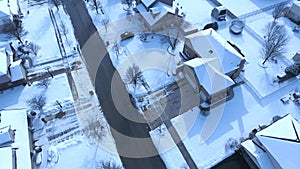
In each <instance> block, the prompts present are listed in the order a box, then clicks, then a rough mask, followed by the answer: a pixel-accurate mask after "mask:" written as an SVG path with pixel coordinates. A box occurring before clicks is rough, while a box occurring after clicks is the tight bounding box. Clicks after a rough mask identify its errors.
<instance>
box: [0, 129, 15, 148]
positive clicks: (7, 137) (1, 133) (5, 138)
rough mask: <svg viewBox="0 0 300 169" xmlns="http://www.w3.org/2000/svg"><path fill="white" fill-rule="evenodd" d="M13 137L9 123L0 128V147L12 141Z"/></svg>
mask: <svg viewBox="0 0 300 169" xmlns="http://www.w3.org/2000/svg"><path fill="white" fill-rule="evenodd" d="M14 139H15V135H14V131H13V130H12V129H11V126H10V125H9V126H5V127H3V128H0V147H3V146H5V145H6V144H10V143H12V142H14Z"/></svg>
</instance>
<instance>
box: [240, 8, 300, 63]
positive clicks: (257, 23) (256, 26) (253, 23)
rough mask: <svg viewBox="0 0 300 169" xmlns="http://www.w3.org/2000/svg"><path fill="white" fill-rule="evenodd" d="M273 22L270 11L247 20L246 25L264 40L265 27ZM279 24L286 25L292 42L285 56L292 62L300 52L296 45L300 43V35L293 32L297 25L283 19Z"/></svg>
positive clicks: (279, 20) (280, 19)
mask: <svg viewBox="0 0 300 169" xmlns="http://www.w3.org/2000/svg"><path fill="white" fill-rule="evenodd" d="M272 20H273V17H272V15H271V11H269V12H268V13H261V14H259V15H255V16H252V17H249V18H247V19H246V24H247V25H248V26H249V27H250V28H251V29H252V30H253V31H254V32H255V33H256V34H257V35H258V36H259V37H261V39H262V40H263V37H264V35H265V33H266V31H265V27H266V25H267V23H269V22H271V21H272ZM278 22H279V23H282V24H284V25H285V28H286V29H287V33H288V34H289V36H290V40H289V43H288V45H287V46H286V49H287V50H286V53H285V54H284V56H285V57H286V58H287V59H289V60H291V58H292V57H293V56H294V54H295V53H296V52H298V51H299V50H300V49H299V47H298V45H296V44H299V43H300V33H299V32H293V31H292V30H293V29H294V28H295V26H296V24H295V23H293V22H291V21H290V20H289V19H288V18H286V17H281V18H279V19H278Z"/></svg>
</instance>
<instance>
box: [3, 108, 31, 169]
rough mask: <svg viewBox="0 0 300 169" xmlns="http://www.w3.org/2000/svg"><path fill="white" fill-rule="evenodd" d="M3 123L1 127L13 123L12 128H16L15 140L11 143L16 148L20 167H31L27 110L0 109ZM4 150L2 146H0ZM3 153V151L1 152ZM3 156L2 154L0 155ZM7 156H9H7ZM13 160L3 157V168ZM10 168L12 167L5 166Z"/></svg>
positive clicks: (24, 168)
mask: <svg viewBox="0 0 300 169" xmlns="http://www.w3.org/2000/svg"><path fill="white" fill-rule="evenodd" d="M0 113H1V123H0V128H1V127H5V126H8V125H11V128H12V129H14V130H15V141H14V143H12V144H11V147H12V148H16V160H17V161H16V163H17V166H18V169H31V168H32V165H31V157H30V142H29V131H28V123H27V114H26V111H25V110H13V111H5V110H3V111H0ZM0 151H2V148H0ZM0 154H1V153H0ZM0 156H1V155H0ZM6 158H7V157H6ZM10 162H11V161H3V162H2V158H1V168H2V167H3V165H7V166H8V167H9V166H10V164H8V163H10ZM5 169H10V168H5Z"/></svg>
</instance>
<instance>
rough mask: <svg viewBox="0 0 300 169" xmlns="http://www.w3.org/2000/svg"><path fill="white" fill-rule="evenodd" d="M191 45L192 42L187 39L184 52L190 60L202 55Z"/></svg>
mask: <svg viewBox="0 0 300 169" xmlns="http://www.w3.org/2000/svg"><path fill="white" fill-rule="evenodd" d="M190 46H191V44H190V42H189V41H188V40H186V41H185V43H184V47H183V54H185V55H186V56H187V57H188V58H189V60H191V59H194V58H197V57H200V56H199V55H198V54H197V53H196V52H195V51H194V50H193V49H192V48H191V47H190Z"/></svg>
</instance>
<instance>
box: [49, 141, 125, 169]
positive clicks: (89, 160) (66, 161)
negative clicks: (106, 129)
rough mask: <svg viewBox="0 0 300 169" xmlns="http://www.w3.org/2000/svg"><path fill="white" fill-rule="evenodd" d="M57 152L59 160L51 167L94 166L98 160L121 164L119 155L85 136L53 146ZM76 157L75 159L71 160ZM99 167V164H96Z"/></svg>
mask: <svg viewBox="0 0 300 169" xmlns="http://www.w3.org/2000/svg"><path fill="white" fill-rule="evenodd" d="M55 148H56V149H57V151H58V154H59V161H58V163H57V164H56V165H54V166H53V167H52V168H53V169H65V168H72V169H81V168H96V166H97V164H98V165H99V164H100V162H102V161H104V162H110V161H111V162H114V163H115V164H117V165H118V166H122V163H121V160H120V158H119V156H116V155H113V154H111V153H109V152H107V151H105V150H103V149H101V147H97V145H96V144H93V143H91V142H89V140H88V139H87V138H86V137H85V136H78V137H77V138H74V139H72V140H70V141H66V142H63V143H60V144H58V145H57V146H55ZM72 159H76V161H74V160H72ZM98 167H99V166H98Z"/></svg>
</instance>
